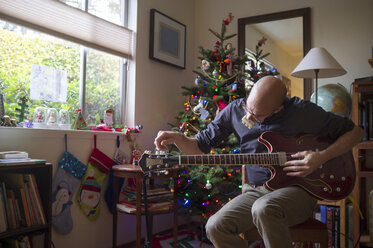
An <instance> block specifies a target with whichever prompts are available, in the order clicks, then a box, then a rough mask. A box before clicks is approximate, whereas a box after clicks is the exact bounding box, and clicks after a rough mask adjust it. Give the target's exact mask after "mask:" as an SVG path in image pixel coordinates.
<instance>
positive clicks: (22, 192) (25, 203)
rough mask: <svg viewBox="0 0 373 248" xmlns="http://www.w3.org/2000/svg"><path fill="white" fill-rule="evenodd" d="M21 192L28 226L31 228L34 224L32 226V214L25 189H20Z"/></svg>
mask: <svg viewBox="0 0 373 248" xmlns="http://www.w3.org/2000/svg"><path fill="white" fill-rule="evenodd" d="M19 192H20V195H21V200H22V206H23V211H24V213H25V220H26V226H31V225H32V224H31V218H30V212H29V207H28V203H27V198H26V193H25V189H24V188H20V189H19Z"/></svg>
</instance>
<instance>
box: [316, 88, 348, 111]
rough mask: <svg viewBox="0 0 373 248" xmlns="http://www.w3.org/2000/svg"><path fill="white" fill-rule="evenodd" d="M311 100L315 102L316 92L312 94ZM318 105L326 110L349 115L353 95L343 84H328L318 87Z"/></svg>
mask: <svg viewBox="0 0 373 248" xmlns="http://www.w3.org/2000/svg"><path fill="white" fill-rule="evenodd" d="M311 101H312V102H315V93H313V94H312V96H311ZM317 105H319V106H320V107H322V108H323V109H324V110H325V111H329V112H333V113H336V114H340V115H343V116H346V117H349V116H350V113H351V96H350V94H349V93H348V91H347V90H346V88H345V87H344V86H343V85H341V84H326V85H323V86H320V87H319V88H318V96H317Z"/></svg>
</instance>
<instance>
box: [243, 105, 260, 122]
mask: <svg viewBox="0 0 373 248" xmlns="http://www.w3.org/2000/svg"><path fill="white" fill-rule="evenodd" d="M241 107H242V108H243V109H244V110H245V112H246V115H245V116H244V117H243V118H245V119H248V116H247V115H248V114H249V115H250V116H251V117H252V118H253V119H254V121H255V122H256V123H261V122H262V121H263V120H260V119H259V118H258V117H257V116H256V115H255V114H254V113H253V112H252V111H251V110H250V109H249V108H248V107H247V106H246V103H245V101H243V102H242V103H241Z"/></svg>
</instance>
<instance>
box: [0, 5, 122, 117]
mask: <svg viewBox="0 0 373 248" xmlns="http://www.w3.org/2000/svg"><path fill="white" fill-rule="evenodd" d="M63 2H65V3H66V4H68V5H70V6H72V7H75V8H80V9H83V10H85V11H88V12H89V13H91V14H93V15H96V16H98V17H100V18H102V19H105V20H107V21H110V22H113V23H115V24H116V25H119V24H121V23H123V24H121V25H122V26H123V25H125V24H126V23H127V22H126V16H127V15H126V6H127V5H126V0H86V1H82V0H66V1H63ZM62 5H63V4H62ZM71 9H72V8H71ZM116 25H114V26H116ZM0 58H1V59H0V92H1V93H3V94H4V96H5V111H6V114H7V115H9V116H10V117H11V118H15V119H17V118H16V117H15V116H16V108H17V107H18V105H17V101H18V99H19V98H20V97H22V96H27V97H29V96H30V85H31V83H30V81H31V80H30V75H31V68H32V65H39V66H45V67H48V68H53V69H58V70H61V71H65V72H66V74H67V97H66V101H65V102H55V101H41V100H30V102H29V113H28V115H27V116H30V117H32V115H33V111H34V109H35V108H36V107H38V106H44V107H46V108H56V109H57V110H60V109H67V110H68V111H69V113H70V118H73V116H74V114H75V111H76V110H77V109H79V108H80V109H82V110H83V111H84V117H85V118H86V120H87V121H89V122H91V123H95V120H96V115H97V114H98V115H100V117H101V118H103V117H104V116H103V115H104V111H105V110H106V109H108V108H112V109H114V110H115V123H116V124H118V123H122V116H123V110H122V109H121V106H122V105H121V102H122V101H123V99H122V98H123V97H124V95H123V94H122V89H124V87H125V83H126V75H125V74H126V71H125V70H124V69H123V68H125V66H124V65H125V64H126V63H127V60H126V59H124V58H123V57H118V56H116V55H111V54H109V53H106V52H102V51H99V50H95V49H93V48H87V47H85V46H83V45H81V44H77V43H73V42H71V41H67V40H65V39H60V38H58V37H55V36H52V35H48V34H45V33H41V32H38V31H35V30H33V29H30V28H28V27H25V26H21V25H19V24H14V23H12V22H9V21H8V20H4V19H1V15H0Z"/></svg>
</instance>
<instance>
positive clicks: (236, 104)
mask: <svg viewBox="0 0 373 248" xmlns="http://www.w3.org/2000/svg"><path fill="white" fill-rule="evenodd" d="M243 101H246V98H241V99H237V100H235V101H233V102H231V103H230V104H228V106H227V107H225V108H224V109H223V110H222V111H220V113H219V114H218V115H217V116H216V117H215V119H214V120H213V121H212V122H211V123H210V124H209V125H208V126H207V128H206V129H204V130H201V131H200V132H199V133H198V134H197V135H196V139H197V142H198V146H199V148H200V149H201V151H203V152H204V153H208V152H209V151H210V150H211V148H213V147H216V146H217V145H219V143H220V142H221V141H222V140H224V139H225V138H227V137H228V136H229V135H230V134H231V133H234V134H235V135H236V137H237V138H238V142H239V144H240V147H241V152H242V153H263V152H267V148H266V147H265V146H264V145H263V144H262V143H260V142H258V138H259V136H260V135H261V134H262V133H263V132H265V131H273V132H276V133H279V134H282V135H297V134H300V133H307V134H313V135H316V136H325V137H328V138H330V139H332V140H336V139H337V138H338V137H339V136H341V135H342V134H344V133H346V132H348V131H350V130H352V129H353V127H354V123H353V122H352V121H351V120H350V119H349V118H346V117H342V116H339V115H336V114H333V113H331V112H326V111H324V110H323V109H322V108H321V107H319V106H317V105H316V104H314V103H312V102H309V101H306V100H302V99H300V98H298V97H293V98H286V99H285V101H284V103H283V105H284V108H283V109H282V110H281V111H279V112H278V113H276V114H273V115H272V116H270V117H268V118H266V119H265V120H264V121H263V122H261V123H256V124H255V125H254V126H253V128H251V129H248V128H247V127H246V126H245V125H244V124H243V123H242V121H241V119H242V117H243V116H245V115H246V112H245V110H244V109H243V108H242V105H241V104H242V102H243ZM246 170H247V174H248V179H249V183H250V184H253V185H262V184H264V182H266V181H267V180H268V179H269V178H270V175H271V173H270V171H269V170H268V169H266V168H262V167H259V166H256V165H247V166H246Z"/></svg>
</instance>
